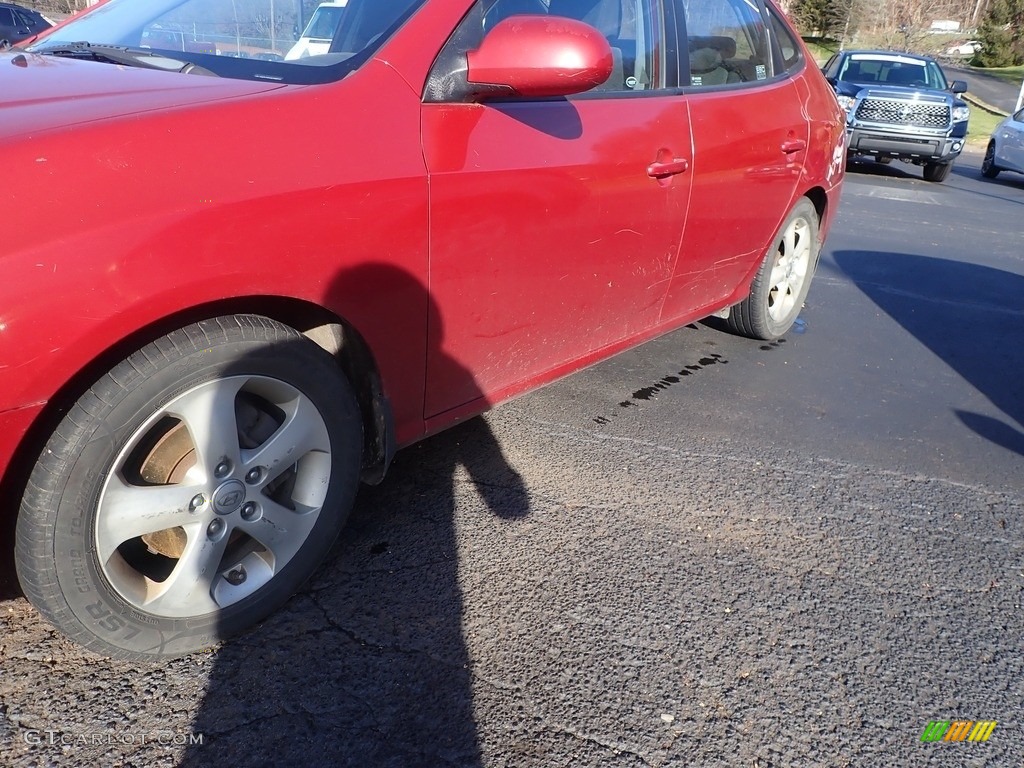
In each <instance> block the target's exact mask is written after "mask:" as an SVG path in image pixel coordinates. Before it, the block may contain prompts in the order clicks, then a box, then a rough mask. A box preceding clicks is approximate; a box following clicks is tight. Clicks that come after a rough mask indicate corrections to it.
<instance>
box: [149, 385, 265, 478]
mask: <svg viewBox="0 0 1024 768" xmlns="http://www.w3.org/2000/svg"><path fill="white" fill-rule="evenodd" d="M245 382H246V379H245V378H243V377H237V378H232V379H221V380H219V381H216V382H212V383H211V384H208V385H207V386H204V387H200V388H199V389H196V390H193V391H192V392H189V393H188V394H187V395H185V396H184V397H182V398H180V399H179V400H177V401H175V402H173V403H171V404H170V405H169V406H168V408H167V412H168V413H169V414H171V415H173V416H177V417H178V418H179V419H181V420H182V421H183V422H184V423H185V426H186V427H187V428H188V432H189V434H190V435H191V436H192V442H193V443H194V444H195V448H196V453H197V454H198V457H199V466H200V467H201V468H202V469H203V470H204V471H205V472H206V473H207V478H206V479H207V480H210V479H212V475H213V468H214V467H215V466H216V465H217V464H218V463H219V462H220V461H221V460H223V459H227V460H228V461H229V462H231V464H232V465H237V464H238V462H239V453H240V448H239V444H238V422H237V420H236V418H235V396H236V395H237V394H238V392H239V390H241V388H242V386H243V385H244V384H245Z"/></svg>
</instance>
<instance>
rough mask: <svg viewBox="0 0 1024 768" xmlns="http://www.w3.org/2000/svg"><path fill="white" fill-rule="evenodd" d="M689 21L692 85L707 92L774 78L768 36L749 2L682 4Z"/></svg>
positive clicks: (699, 0)
mask: <svg viewBox="0 0 1024 768" xmlns="http://www.w3.org/2000/svg"><path fill="white" fill-rule="evenodd" d="M681 5H682V7H683V15H684V18H685V21H686V36H687V49H688V58H689V85H690V86H691V87H697V88H708V87H715V86H721V85H729V84H732V83H744V82H756V81H760V80H767V79H768V78H769V77H771V76H772V63H771V57H770V55H769V47H768V35H767V31H766V29H765V23H764V18H763V17H762V16H761V11H760V9H759V8H758V6H757V5H756V4H755V3H753V2H749V0H681Z"/></svg>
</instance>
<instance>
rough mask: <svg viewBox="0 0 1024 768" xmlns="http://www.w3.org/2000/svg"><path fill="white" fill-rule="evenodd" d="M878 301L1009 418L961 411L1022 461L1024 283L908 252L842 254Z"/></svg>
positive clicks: (838, 257)
mask: <svg viewBox="0 0 1024 768" xmlns="http://www.w3.org/2000/svg"><path fill="white" fill-rule="evenodd" d="M833 258H834V259H835V261H836V263H837V264H838V265H839V267H840V269H842V270H843V272H845V273H846V274H847V275H849V277H850V278H851V279H852V280H853V281H854V283H856V285H857V287H859V288H860V289H861V290H862V291H863V292H864V293H865V294H867V296H868V297H869V298H871V300H872V301H874V302H875V304H877V305H878V306H879V307H880V308H881V309H882V310H883V311H885V312H886V313H887V314H888V315H889V316H890V317H892V318H893V319H894V320H895V321H896V322H898V323H899V324H900V325H901V326H903V328H905V329H906V330H907V331H908V332H910V333H911V334H912V335H913V336H914V337H915V338H917V340H918V341H920V342H921V343H922V344H924V345H925V346H926V347H928V349H930V350H931V351H932V352H934V353H935V354H936V355H938V356H939V357H940V358H941V359H942V360H943V361H945V362H946V363H947V364H948V365H949V366H950V367H951V368H952V369H953V370H955V371H956V372H957V373H958V374H960V375H961V376H962V377H963V378H964V379H966V380H967V381H968V382H969V383H970V384H971V385H973V386H974V387H975V388H976V389H977V390H978V391H979V392H980V393H981V394H982V395H984V396H985V397H987V398H988V399H989V400H990V401H991V402H992V404H993V405H994V406H995V407H996V408H998V409H999V410H1000V411H1002V413H1003V414H1004V415H1005V416H1006V417H1008V419H1007V420H1006V421H1003V420H999V419H996V418H993V417H991V416H987V415H983V414H978V413H971V412H966V411H959V410H958V411H956V415H957V416H958V418H959V419H960V420H961V421H962V422H963V423H964V424H965V425H966V426H967V427H968V428H970V429H971V430H973V431H974V432H975V433H976V434H978V435H980V436H981V437H983V438H985V439H987V440H990V441H992V442H993V443H996V444H997V445H1000V446H1002V447H1004V448H1006V449H1008V450H1011V451H1014V452H1016V453H1018V454H1021V455H1024V431H1022V429H1021V425H1024V378H1022V376H1021V372H1022V371H1024V345H1020V344H1008V343H1007V340H1008V339H1021V338H1024V304H1022V302H1021V296H1024V276H1022V275H1018V274H1015V273H1012V272H1005V271H1003V270H999V269H993V268H991V267H986V266H981V265H978V264H969V263H965V262H960V261H950V260H947V259H937V258H930V257H927V256H919V255H914V254H906V253H881V252H877V251H836V252H834V253H833Z"/></svg>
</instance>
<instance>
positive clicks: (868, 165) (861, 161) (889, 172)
mask: <svg viewBox="0 0 1024 768" xmlns="http://www.w3.org/2000/svg"><path fill="white" fill-rule="evenodd" d="M954 167H955V166H954ZM846 170H847V172H848V173H856V174H859V175H863V176H883V177H886V178H890V179H917V180H918V181H920V180H921V169H920V168H917V167H916V166H913V165H905V164H904V163H901V162H899V161H897V160H893V161H892V162H890V163H880V162H878V161H877V160H872V159H871V158H869V157H856V158H852V159H850V160H849V161H848V162H847V163H846ZM911 171H916V173H911Z"/></svg>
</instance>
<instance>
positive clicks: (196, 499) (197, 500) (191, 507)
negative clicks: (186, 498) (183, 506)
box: [188, 493, 206, 512]
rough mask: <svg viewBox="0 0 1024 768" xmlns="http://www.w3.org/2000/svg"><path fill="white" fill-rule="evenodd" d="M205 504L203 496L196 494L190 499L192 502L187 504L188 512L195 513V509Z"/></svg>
mask: <svg viewBox="0 0 1024 768" xmlns="http://www.w3.org/2000/svg"><path fill="white" fill-rule="evenodd" d="M205 503H206V497H205V496H203V494H201V493H197V494H196V495H195V496H193V497H192V501H190V502H189V503H188V511H189V512H195V511H196V510H197V509H199V508H200V507H201V506H203V504H205Z"/></svg>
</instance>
